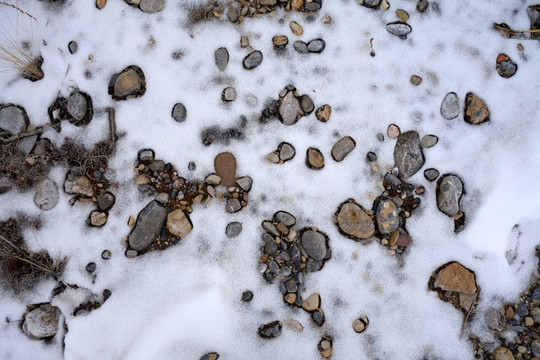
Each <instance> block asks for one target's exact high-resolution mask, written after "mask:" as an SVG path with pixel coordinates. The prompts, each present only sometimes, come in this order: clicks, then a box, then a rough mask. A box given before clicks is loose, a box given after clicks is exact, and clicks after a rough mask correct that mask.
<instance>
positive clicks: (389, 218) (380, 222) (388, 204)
mask: <svg viewBox="0 0 540 360" xmlns="http://www.w3.org/2000/svg"><path fill="white" fill-rule="evenodd" d="M377 226H378V228H379V231H380V232H381V233H382V234H390V233H392V232H393V231H394V230H396V229H397V228H398V227H399V212H398V209H397V207H396V204H394V202H393V201H392V200H382V201H381V202H379V205H377Z"/></svg>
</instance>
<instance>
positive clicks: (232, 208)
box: [225, 198, 242, 213]
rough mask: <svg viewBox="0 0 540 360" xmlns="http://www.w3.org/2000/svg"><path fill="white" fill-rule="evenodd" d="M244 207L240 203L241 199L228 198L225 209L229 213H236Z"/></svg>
mask: <svg viewBox="0 0 540 360" xmlns="http://www.w3.org/2000/svg"><path fill="white" fill-rule="evenodd" d="M240 209H242V204H240V201H238V199H237V198H231V199H229V200H227V204H226V205H225V211H227V212H228V213H235V212H237V211H239V210H240Z"/></svg>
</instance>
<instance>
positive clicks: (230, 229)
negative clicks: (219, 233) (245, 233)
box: [225, 221, 242, 238]
mask: <svg viewBox="0 0 540 360" xmlns="http://www.w3.org/2000/svg"><path fill="white" fill-rule="evenodd" d="M241 232H242V224H241V223H239V222H237V221H234V222H231V223H229V224H227V227H226V228H225V234H226V235H227V237H228V238H234V237H237V236H238V235H239V234H240V233H241Z"/></svg>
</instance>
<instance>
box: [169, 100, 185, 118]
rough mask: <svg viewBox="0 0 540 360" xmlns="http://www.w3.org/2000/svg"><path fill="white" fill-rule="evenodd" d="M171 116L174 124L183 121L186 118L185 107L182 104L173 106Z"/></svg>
mask: <svg viewBox="0 0 540 360" xmlns="http://www.w3.org/2000/svg"><path fill="white" fill-rule="evenodd" d="M171 116H172V118H173V119H174V120H175V121H176V122H183V121H185V120H186V117H187V110H186V107H185V106H184V104H182V103H176V104H175V105H174V106H173V109H172V114H171Z"/></svg>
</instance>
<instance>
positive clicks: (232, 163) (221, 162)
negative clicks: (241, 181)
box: [214, 152, 236, 187]
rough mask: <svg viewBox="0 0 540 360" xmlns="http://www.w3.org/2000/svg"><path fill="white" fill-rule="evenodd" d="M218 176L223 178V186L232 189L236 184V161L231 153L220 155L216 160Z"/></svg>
mask: <svg viewBox="0 0 540 360" xmlns="http://www.w3.org/2000/svg"><path fill="white" fill-rule="evenodd" d="M214 168H215V170H216V174H217V175H218V176H219V177H220V178H221V185H223V186H225V187H231V186H234V185H235V184H236V159H235V157H234V155H233V154H231V153H229V152H224V153H220V154H218V155H217V156H216V158H215V159H214Z"/></svg>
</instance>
